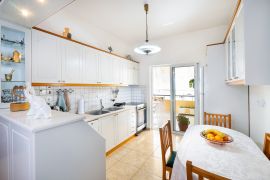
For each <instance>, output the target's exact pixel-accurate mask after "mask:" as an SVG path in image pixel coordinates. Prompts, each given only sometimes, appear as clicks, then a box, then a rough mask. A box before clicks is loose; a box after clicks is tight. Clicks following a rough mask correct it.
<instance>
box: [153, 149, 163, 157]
mask: <svg viewBox="0 0 270 180" xmlns="http://www.w3.org/2000/svg"><path fill="white" fill-rule="evenodd" d="M152 156H153V157H155V158H159V159H161V158H162V155H161V148H160V147H158V148H157V149H156V150H155V151H154V152H153V154H152Z"/></svg>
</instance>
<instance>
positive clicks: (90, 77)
mask: <svg viewBox="0 0 270 180" xmlns="http://www.w3.org/2000/svg"><path fill="white" fill-rule="evenodd" d="M98 62H99V59H98V53H97V50H95V49H91V48H87V47H85V48H84V57H83V83H85V84H96V83H97V82H98V81H99V77H98V74H99V68H98V67H99V65H98Z"/></svg>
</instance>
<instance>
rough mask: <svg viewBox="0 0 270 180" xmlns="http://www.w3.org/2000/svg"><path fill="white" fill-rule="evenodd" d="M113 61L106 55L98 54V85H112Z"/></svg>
mask: <svg viewBox="0 0 270 180" xmlns="http://www.w3.org/2000/svg"><path fill="white" fill-rule="evenodd" d="M112 67H113V61H112V60H111V55H110V54H108V53H104V52H100V53H99V83H102V84H112V83H113V69H112Z"/></svg>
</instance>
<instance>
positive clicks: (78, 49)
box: [61, 39, 84, 83]
mask: <svg viewBox="0 0 270 180" xmlns="http://www.w3.org/2000/svg"><path fill="white" fill-rule="evenodd" d="M61 50H62V52H61V55H62V56H61V59H62V82H63V83H82V82H83V81H82V72H83V70H82V68H83V67H82V63H83V60H82V58H83V50H84V49H83V47H82V46H81V45H79V44H76V43H73V42H71V41H67V40H64V39H62V40H61Z"/></svg>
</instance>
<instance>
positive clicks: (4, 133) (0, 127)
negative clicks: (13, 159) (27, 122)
mask: <svg viewBox="0 0 270 180" xmlns="http://www.w3.org/2000/svg"><path fill="white" fill-rule="evenodd" d="M8 141H9V136H8V124H5V123H4V122H0V147H1V148H0V179H9V160H8V157H9V155H8V153H9V145H8Z"/></svg>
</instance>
